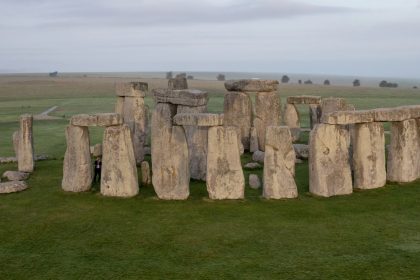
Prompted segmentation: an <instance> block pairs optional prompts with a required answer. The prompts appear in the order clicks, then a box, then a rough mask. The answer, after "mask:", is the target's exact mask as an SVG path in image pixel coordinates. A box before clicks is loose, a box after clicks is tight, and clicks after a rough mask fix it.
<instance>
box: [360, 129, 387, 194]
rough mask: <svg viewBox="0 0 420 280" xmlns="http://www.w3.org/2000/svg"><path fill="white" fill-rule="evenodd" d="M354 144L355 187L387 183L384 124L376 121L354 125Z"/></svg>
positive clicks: (381, 185) (372, 186)
mask: <svg viewBox="0 0 420 280" xmlns="http://www.w3.org/2000/svg"><path fill="white" fill-rule="evenodd" d="M352 146H353V170H354V187H355V188H359V189H374V188H380V187H383V186H384V185H385V183H386V170H385V136H384V128H383V125H382V124H381V123H376V122H372V123H363V124H356V125H354V137H353V139H352Z"/></svg>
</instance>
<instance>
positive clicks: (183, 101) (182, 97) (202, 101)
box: [153, 89, 209, 107]
mask: <svg viewBox="0 0 420 280" xmlns="http://www.w3.org/2000/svg"><path fill="white" fill-rule="evenodd" d="M153 95H154V97H155V101H156V102H157V103H171V104H175V105H185V106H192V107H193V106H204V105H207V102H208V100H209V97H208V94H207V92H205V91H201V90H197V89H186V90H168V89H155V90H153Z"/></svg>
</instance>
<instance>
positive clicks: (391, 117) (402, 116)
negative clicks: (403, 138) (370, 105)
mask: <svg viewBox="0 0 420 280" xmlns="http://www.w3.org/2000/svg"><path fill="white" fill-rule="evenodd" d="M373 112H374V119H375V122H400V121H404V120H409V119H410V118H411V113H410V109H409V108H407V107H395V108H378V109H374V110H373Z"/></svg>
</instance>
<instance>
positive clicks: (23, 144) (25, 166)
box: [18, 115, 35, 172]
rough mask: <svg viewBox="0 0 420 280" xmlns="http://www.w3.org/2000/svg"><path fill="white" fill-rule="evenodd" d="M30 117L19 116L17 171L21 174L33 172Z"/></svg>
mask: <svg viewBox="0 0 420 280" xmlns="http://www.w3.org/2000/svg"><path fill="white" fill-rule="evenodd" d="M32 122H33V118H32V116H31V115H22V116H20V129H19V151H18V169H19V171H22V172H32V171H34V166H35V165H34V146H33V145H34V144H33V135H32Z"/></svg>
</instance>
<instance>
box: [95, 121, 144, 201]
mask: <svg viewBox="0 0 420 280" xmlns="http://www.w3.org/2000/svg"><path fill="white" fill-rule="evenodd" d="M131 139H132V138H131V132H130V129H129V128H128V126H127V125H126V124H123V125H121V126H110V127H107V128H105V132H104V139H103V145H102V147H103V157H102V172H101V194H102V195H105V196H118V197H132V196H135V195H137V194H138V192H139V184H138V176H137V168H136V159H135V157H134V149H133V142H132V140H131Z"/></svg>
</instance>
